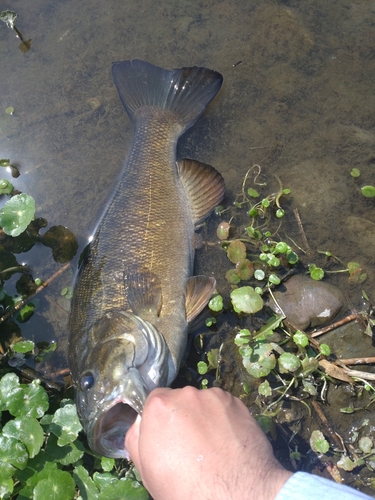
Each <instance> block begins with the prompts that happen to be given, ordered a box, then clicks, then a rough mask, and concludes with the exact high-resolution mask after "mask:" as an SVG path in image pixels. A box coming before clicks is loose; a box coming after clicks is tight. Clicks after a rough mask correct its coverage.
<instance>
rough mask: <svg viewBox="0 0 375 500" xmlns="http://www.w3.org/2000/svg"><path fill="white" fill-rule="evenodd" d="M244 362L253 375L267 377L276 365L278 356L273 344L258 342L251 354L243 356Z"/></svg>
mask: <svg viewBox="0 0 375 500" xmlns="http://www.w3.org/2000/svg"><path fill="white" fill-rule="evenodd" d="M242 363H243V365H244V367H245V368H246V370H247V372H248V373H249V374H250V375H252V376H253V377H255V378H261V377H266V376H267V375H269V374H270V372H271V370H273V369H274V368H275V366H276V358H275V355H274V354H273V351H272V346H271V344H263V343H261V344H257V345H256V346H255V347H254V349H253V353H252V354H251V356H249V357H248V358H243V359H242Z"/></svg>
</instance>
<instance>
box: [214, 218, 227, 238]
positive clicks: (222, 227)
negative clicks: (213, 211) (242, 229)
mask: <svg viewBox="0 0 375 500" xmlns="http://www.w3.org/2000/svg"><path fill="white" fill-rule="evenodd" d="M229 231H230V224H229V223H228V222H220V224H219V225H218V227H217V229H216V234H217V237H218V238H219V240H227V239H228V237H229Z"/></svg>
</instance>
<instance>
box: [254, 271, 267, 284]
mask: <svg viewBox="0 0 375 500" xmlns="http://www.w3.org/2000/svg"><path fill="white" fill-rule="evenodd" d="M265 277H266V273H265V272H264V271H263V270H262V269H257V270H256V271H255V272H254V278H255V279H256V280H259V281H262V280H264V278H265Z"/></svg>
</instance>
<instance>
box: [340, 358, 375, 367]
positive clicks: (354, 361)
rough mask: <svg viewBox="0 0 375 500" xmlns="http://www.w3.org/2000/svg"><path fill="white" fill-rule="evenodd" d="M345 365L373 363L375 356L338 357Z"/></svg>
mask: <svg viewBox="0 0 375 500" xmlns="http://www.w3.org/2000/svg"><path fill="white" fill-rule="evenodd" d="M337 361H340V363H341V364H343V365H371V364H372V363H375V356H372V357H370V358H346V359H338V360H337Z"/></svg>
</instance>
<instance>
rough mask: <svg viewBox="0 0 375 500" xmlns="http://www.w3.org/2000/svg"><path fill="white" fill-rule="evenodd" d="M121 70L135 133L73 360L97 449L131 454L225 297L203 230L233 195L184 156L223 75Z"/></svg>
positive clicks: (81, 411) (74, 331) (78, 306)
mask: <svg viewBox="0 0 375 500" xmlns="http://www.w3.org/2000/svg"><path fill="white" fill-rule="evenodd" d="M112 75H113V79H114V83H115V85H116V87H117V90H118V94H119V97H120V100H121V101H122V104H123V106H124V108H125V110H126V112H127V114H128V115H129V118H130V120H131V122H132V124H133V128H134V134H133V138H132V142H131V146H130V150H129V152H128V155H127V158H126V161H125V164H124V167H123V170H122V171H121V174H120V177H119V180H118V182H117V185H116V188H115V189H114V193H113V195H112V197H111V199H110V201H109V203H108V204H107V207H106V209H105V210H104V212H103V214H102V216H101V219H100V221H99V224H98V226H97V229H96V231H95V234H94V236H93V238H92V240H91V242H90V243H89V245H88V247H87V248H86V250H85V252H84V256H83V257H82V259H81V263H80V266H79V270H78V275H77V277H76V281H75V285H74V291H73V298H72V305H71V312H70V320H69V323H70V324H69V327H70V336H69V350H68V361H69V366H70V371H71V376H72V380H73V385H74V388H75V401H76V406H77V413H78V416H79V418H80V421H81V423H82V426H83V429H84V431H85V433H86V436H87V440H88V444H89V446H90V448H91V449H92V450H93V451H94V452H96V453H98V454H100V455H104V456H107V457H112V458H128V457H129V455H128V452H127V450H126V449H125V445H124V442H125V436H126V433H127V431H128V429H129V428H130V427H131V425H132V424H133V423H134V421H135V419H136V418H137V416H138V414H140V415H142V410H143V406H144V403H145V400H146V398H147V396H148V394H149V393H150V392H151V391H152V390H153V389H155V388H156V387H164V386H169V385H170V384H171V383H172V382H173V380H174V379H175V378H176V376H177V373H178V371H179V368H180V365H181V361H182V359H183V356H184V352H185V350H186V346H187V339H188V327H189V324H191V322H192V321H193V320H194V318H196V317H197V316H198V314H199V313H200V312H201V311H202V310H203V308H204V307H205V306H206V305H207V303H208V301H209V300H210V298H211V296H212V293H213V292H214V290H215V286H216V282H215V279H214V278H213V277H207V276H193V264H194V252H195V244H194V242H195V239H196V238H195V237H194V236H196V233H195V230H196V228H197V226H198V225H199V224H200V223H201V222H202V221H203V220H204V219H205V218H206V217H207V216H208V215H209V214H210V213H211V212H212V210H213V209H214V207H215V206H217V205H218V204H219V203H220V202H221V201H222V199H223V197H224V193H225V183H224V179H223V177H222V175H221V174H220V173H219V172H218V171H217V170H215V169H214V168H213V167H212V166H210V165H207V164H205V163H201V162H199V161H196V160H192V159H182V160H179V161H177V158H176V147H177V141H178V139H179V137H180V136H181V135H182V134H183V133H184V132H185V131H186V130H187V129H188V128H189V127H191V126H192V125H193V124H194V123H195V121H196V120H197V119H198V118H199V117H200V115H202V113H203V112H204V110H205V109H206V107H207V105H208V104H209V103H210V102H211V100H212V99H213V98H214V97H215V95H216V94H217V92H218V91H219V89H220V87H221V84H222V81H223V77H222V75H221V74H220V73H218V72H216V71H214V70H210V69H207V68H204V67H196V66H194V67H184V68H180V69H174V70H172V71H170V70H166V69H163V68H160V67H158V66H154V65H152V64H150V63H148V62H145V61H141V60H138V59H135V60H127V61H120V62H115V63H113V64H112Z"/></svg>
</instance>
